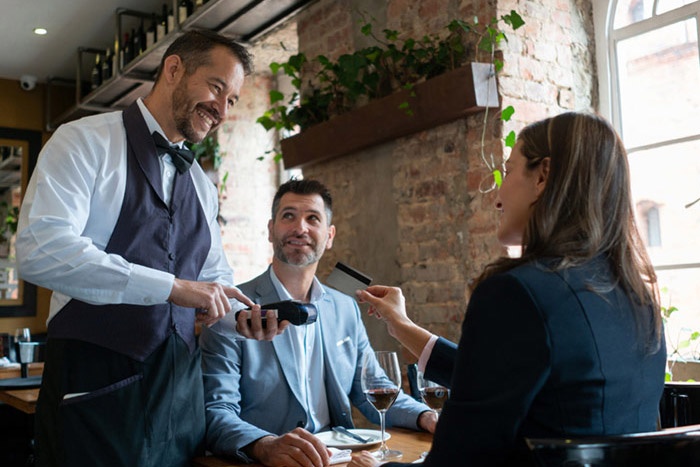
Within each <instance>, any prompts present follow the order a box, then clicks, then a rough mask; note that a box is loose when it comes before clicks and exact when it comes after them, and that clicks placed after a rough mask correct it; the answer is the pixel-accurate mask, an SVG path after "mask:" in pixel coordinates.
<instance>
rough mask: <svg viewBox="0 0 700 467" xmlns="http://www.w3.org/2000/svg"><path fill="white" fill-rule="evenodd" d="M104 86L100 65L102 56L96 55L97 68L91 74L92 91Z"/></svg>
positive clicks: (93, 68) (94, 67)
mask: <svg viewBox="0 0 700 467" xmlns="http://www.w3.org/2000/svg"><path fill="white" fill-rule="evenodd" d="M100 84H102V65H101V63H100V54H95V66H93V67H92V71H91V72H90V89H97V88H99V87H100Z"/></svg>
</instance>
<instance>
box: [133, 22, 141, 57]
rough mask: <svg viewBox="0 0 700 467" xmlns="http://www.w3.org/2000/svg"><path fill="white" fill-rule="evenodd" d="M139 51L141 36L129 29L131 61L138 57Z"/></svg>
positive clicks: (134, 30)
mask: <svg viewBox="0 0 700 467" xmlns="http://www.w3.org/2000/svg"><path fill="white" fill-rule="evenodd" d="M139 50H141V35H140V34H139V33H138V31H137V30H136V29H133V28H132V29H131V59H132V60H133V59H135V58H136V57H138V56H139Z"/></svg>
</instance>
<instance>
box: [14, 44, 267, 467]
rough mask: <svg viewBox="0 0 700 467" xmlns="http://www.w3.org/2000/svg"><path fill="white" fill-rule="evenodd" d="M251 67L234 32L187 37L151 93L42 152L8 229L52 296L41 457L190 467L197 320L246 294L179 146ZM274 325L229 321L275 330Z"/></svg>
mask: <svg viewBox="0 0 700 467" xmlns="http://www.w3.org/2000/svg"><path fill="white" fill-rule="evenodd" d="M250 68H251V58H250V56H249V54H248V52H247V51H246V50H245V48H243V47H242V46H241V45H239V44H237V43H236V42H233V41H232V40H230V39H228V38H226V37H223V36H221V35H218V34H216V33H213V32H210V31H190V32H187V33H185V34H184V35H182V36H180V37H179V38H178V39H176V40H175V41H174V42H173V43H172V44H171V45H170V47H169V48H168V50H167V51H166V52H165V55H164V57H163V58H162V60H161V63H160V68H159V70H158V75H157V77H156V83H155V85H154V86H153V89H152V91H151V93H150V94H149V95H148V96H147V97H146V98H144V99H143V100H140V99H139V100H138V101H137V102H135V103H134V104H133V105H131V106H130V107H129V108H127V109H126V110H124V111H123V112H121V111H120V112H111V113H106V114H101V115H97V116H91V117H87V118H83V119H81V120H78V121H76V122H71V123H68V124H65V125H63V126H61V127H60V128H59V129H57V130H56V132H55V133H54V135H53V136H52V137H51V139H50V140H49V141H48V143H47V144H46V146H45V147H44V148H43V150H42V152H41V154H40V157H39V161H38V163H37V166H36V169H35V171H34V173H33V175H32V178H31V180H30V182H29V186H28V189H27V193H26V196H25V198H24V203H23V205H22V209H21V219H20V225H19V232H18V240H17V258H18V262H19V269H20V274H21V277H22V278H23V279H25V280H27V281H29V282H33V283H35V284H37V285H40V286H42V287H46V288H48V289H51V290H53V292H54V293H53V296H52V298H51V307H50V312H49V320H48V342H47V357H46V361H45V366H44V376H43V384H42V388H41V391H40V394H39V400H38V404H37V412H36V442H37V465H40V466H70V467H75V466H82V465H85V466H91V467H94V466H103V465H104V466H110V467H114V466H129V467H134V466H159V467H161V466H167V467H171V466H186V465H189V460H190V459H191V458H192V457H194V456H195V455H198V454H200V453H202V446H203V440H204V429H205V427H204V405H203V395H202V382H201V369H200V353H199V349H198V346H197V343H196V339H195V320H197V321H199V322H201V323H202V324H205V325H210V324H213V323H214V322H216V321H217V320H219V319H220V318H222V317H224V316H225V315H226V313H228V312H229V311H231V309H232V304H231V303H230V302H229V299H237V300H238V301H240V302H243V303H244V304H246V305H252V302H250V300H248V299H247V298H246V297H245V296H244V295H243V294H241V293H240V291H238V290H237V289H236V288H234V287H233V286H232V284H233V273H232V271H231V269H230V267H229V265H228V263H227V261H226V258H225V256H224V253H223V250H222V246H221V238H220V232H219V226H218V224H217V221H216V217H217V210H218V197H217V191H216V188H215V187H214V185H213V184H212V183H211V182H210V181H209V179H208V178H207V176H206V175H205V174H204V172H203V171H202V169H201V167H200V166H199V165H198V164H197V162H194V161H193V158H192V154H191V153H188V152H187V151H183V150H182V149H183V143H184V140H188V141H191V142H200V141H202V139H203V138H204V137H205V136H206V135H207V134H209V133H210V132H212V131H214V130H216V129H217V128H218V127H219V126H220V125H221V123H222V122H223V121H224V120H225V118H226V115H227V113H228V112H229V111H230V110H231V109H232V108H233V106H234V104H235V102H236V101H237V99H238V95H239V93H240V89H241V86H242V85H243V79H244V76H245V75H246V74H248V73H249V72H250ZM171 146H175V147H174V148H172V147H171ZM235 304H236V305H238V306H239V307H241V304H240V303H239V302H235ZM253 314H255V315H256V318H257V316H259V309H258V308H256V309H255V312H254V313H253ZM241 315H243V314H241ZM231 317H233V316H231ZM227 320H228V318H227ZM273 321H274V320H273ZM241 322H245V321H244V320H243V319H241ZM254 322H255V321H254ZM275 324H276V323H274V322H273V323H271V327H268V329H267V331H266V333H267V334H266V335H262V333H261V332H260V327H259V321H257V323H256V328H257V329H256V332H255V333H252V332H251V329H250V328H247V327H246V328H245V329H239V330H241V332H242V333H243V334H244V335H247V336H252V335H253V334H255V335H256V337H264V338H268V339H271V338H272V336H274V335H275V333H276V332H277V331H278V330H277V329H276V328H277V326H276V325H275ZM232 325H233V326H235V322H233V323H232Z"/></svg>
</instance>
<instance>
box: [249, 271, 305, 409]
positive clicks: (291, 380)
mask: <svg viewBox="0 0 700 467" xmlns="http://www.w3.org/2000/svg"><path fill="white" fill-rule="evenodd" d="M256 292H257V295H258V297H257V298H256V299H255V302H256V303H259V304H260V305H264V304H266V303H274V302H277V301H279V300H280V298H279V295H278V294H277V291H276V290H275V287H274V286H273V285H272V281H271V280H270V276H269V274H266V275H265V281H264V283H261V284H260V286H259V287H258V288H257V290H256ZM272 347H273V348H274V349H275V354H276V355H277V360H278V361H279V364H280V368H282V373H283V374H284V378H285V379H286V380H287V384H288V385H289V387H290V389H291V390H292V394H294V397H295V398H296V400H297V401H298V402H299V404H300V405H301V406H302V407H304V404H303V403H302V397H301V387H300V386H299V381H300V376H299V365H297V362H296V358H295V355H296V348H295V342H294V337H293V336H292V333H290V332H283V333H282V334H280V335H279V336H277V337H275V338H274V339H272Z"/></svg>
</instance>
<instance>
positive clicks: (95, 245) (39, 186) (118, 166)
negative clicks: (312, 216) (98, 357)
mask: <svg viewBox="0 0 700 467" xmlns="http://www.w3.org/2000/svg"><path fill="white" fill-rule="evenodd" d="M138 105H139V108H140V110H141V113H142V114H143V116H144V119H145V121H146V124H147V125H148V129H149V132H151V133H152V132H153V131H159V132H160V133H161V134H163V131H162V130H161V128H160V126H159V125H158V123H157V122H156V120H155V118H153V116H152V115H151V114H150V112H149V111H148V109H147V108H146V106H145V105H144V104H143V102H142V101H141V100H140V99H139V101H138ZM126 154H127V141H126V131H125V129H124V124H123V120H122V112H110V113H105V114H101V115H95V116H91V117H86V118H83V119H80V120H78V121H75V122H70V123H67V124H64V125H62V126H61V127H59V128H58V129H57V130H56V131H55V132H54V134H53V136H52V137H51V139H50V140H49V141H48V143H47V144H46V145H45V146H44V148H43V149H42V151H41V154H40V155H39V160H38V161H37V165H36V168H35V170H34V173H33V174H32V177H31V180H30V182H29V185H28V187H27V192H26V193H25V196H24V201H23V203H22V208H21V209H20V219H19V229H18V233H17V244H16V248H17V259H18V269H19V273H20V276H21V277H22V279H24V280H27V281H29V282H32V283H34V284H37V285H40V286H42V287H46V288H48V289H51V290H53V291H54V293H53V294H52V297H51V306H50V311H49V321H50V320H51V318H53V317H54V316H55V315H56V313H58V311H60V309H61V308H62V307H63V306H64V305H65V304H66V303H67V302H68V301H69V300H70V299H71V298H75V299H78V300H82V301H85V302H87V303H90V304H97V305H100V304H118V303H124V304H135V305H152V304H157V303H164V302H166V301H167V299H168V297H169V296H170V292H171V289H172V286H173V282H174V280H175V277H174V276H173V275H172V274H170V273H168V272H165V271H159V270H156V269H152V268H148V267H145V266H141V265H138V264H133V263H129V262H128V261H126V260H125V259H124V258H122V257H121V256H119V255H115V254H107V253H105V251H104V249H105V248H106V246H107V244H108V242H109V239H110V237H111V235H112V231H113V230H114V228H115V226H116V223H117V220H118V218H119V214H120V212H121V207H122V200H123V198H124V191H125V187H126V168H127V162H126ZM160 164H161V171H162V172H161V174H162V180H163V194H164V196H165V198H166V201H167V202H169V200H170V194H171V192H172V185H173V178H174V176H175V167H174V165H173V164H172V161H171V160H170V156H169V155H167V154H166V155H164V156H161V160H160ZM188 174H190V175H191V177H192V181H193V182H194V187H195V190H196V192H197V196H198V198H199V201H200V203H201V205H202V209H203V211H204V213H205V216H206V218H207V223H208V224H209V230H210V232H211V248H210V250H209V254H208V256H207V259H206V261H205V263H204V266H203V268H202V271H201V273H200V275H199V278H198V280H202V281H216V282H220V283H222V284H225V285H233V271H232V270H231V268H230V266H229V265H228V262H227V260H226V257H225V255H224V253H223V249H222V245H221V233H220V227H219V224H218V223H217V219H216V218H217V213H218V195H217V190H216V187H215V186H214V185H213V183H212V182H211V181H210V180H209V178H208V177H207V176H206V174H205V173H204V171H203V170H202V169H201V167H200V166H199V164H197V163H194V164H193V165H192V168H191V169H190V171H189V172H188Z"/></svg>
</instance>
